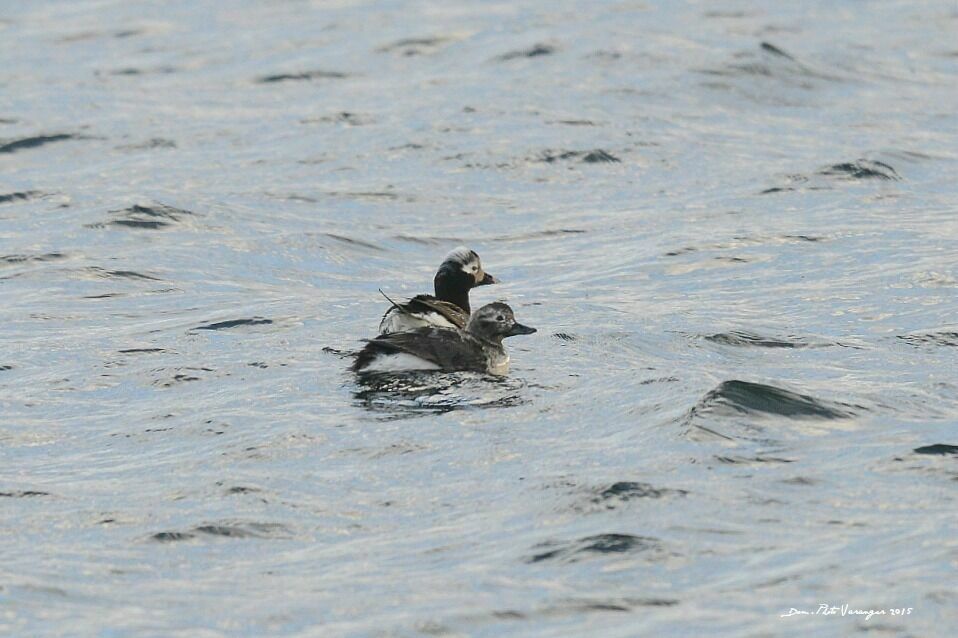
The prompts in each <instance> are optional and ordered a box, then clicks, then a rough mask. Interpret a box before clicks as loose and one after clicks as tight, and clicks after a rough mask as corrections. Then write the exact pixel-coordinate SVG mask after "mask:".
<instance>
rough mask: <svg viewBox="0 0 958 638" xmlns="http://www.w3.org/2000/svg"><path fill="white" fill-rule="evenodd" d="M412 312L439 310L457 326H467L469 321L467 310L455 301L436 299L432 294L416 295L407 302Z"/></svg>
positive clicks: (407, 307)
mask: <svg viewBox="0 0 958 638" xmlns="http://www.w3.org/2000/svg"><path fill="white" fill-rule="evenodd" d="M405 306H406V309H407V310H409V311H410V312H429V311H433V312H437V313H439V314H440V315H442V316H443V317H445V318H446V320H448V321H449V323H451V324H452V325H454V326H456V327H457V328H465V327H466V322H467V321H469V315H468V314H466V311H465V310H463V309H462V308H460V307H459V306H457V305H456V304H454V303H449V302H448V301H442V300H440V299H436V298H435V297H433V296H432V295H416V296H415V297H413V298H412V299H410V300H409V302H408V303H406V304H405Z"/></svg>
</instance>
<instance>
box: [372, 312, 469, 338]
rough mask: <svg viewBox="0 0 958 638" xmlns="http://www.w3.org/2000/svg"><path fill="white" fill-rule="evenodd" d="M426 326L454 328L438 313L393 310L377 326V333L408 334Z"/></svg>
mask: <svg viewBox="0 0 958 638" xmlns="http://www.w3.org/2000/svg"><path fill="white" fill-rule="evenodd" d="M427 326H436V327H437V328H455V327H456V326H454V325H453V324H452V323H450V322H449V320H448V319H446V318H445V317H443V316H442V315H441V314H439V313H438V312H427V313H413V314H409V313H406V312H400V311H398V310H396V309H395V308H393V309H392V310H390V311H389V312H388V313H387V314H386V316H385V317H383V320H382V322H381V323H380V324H379V332H380V334H390V333H392V332H408V331H410V330H415V329H416V328H425V327H427Z"/></svg>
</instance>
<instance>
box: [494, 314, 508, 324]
mask: <svg viewBox="0 0 958 638" xmlns="http://www.w3.org/2000/svg"><path fill="white" fill-rule="evenodd" d="M505 320H506V318H505V317H503V316H502V315H499V316H498V317H496V321H500V322H502V321H505Z"/></svg>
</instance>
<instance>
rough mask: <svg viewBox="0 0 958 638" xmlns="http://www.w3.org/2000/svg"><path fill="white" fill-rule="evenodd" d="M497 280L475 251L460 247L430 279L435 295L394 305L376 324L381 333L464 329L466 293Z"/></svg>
mask: <svg viewBox="0 0 958 638" xmlns="http://www.w3.org/2000/svg"><path fill="white" fill-rule="evenodd" d="M497 283H499V280H498V279H496V278H495V277H493V276H492V275H490V274H489V273H487V272H486V271H485V270H483V268H482V260H480V259H479V255H478V254H476V251H474V250H471V249H469V248H466V247H465V246H459V247H458V248H455V249H453V250H452V251H451V252H450V253H449V254H448V255H446V256H445V257H444V258H443V260H442V263H441V264H440V265H439V270H437V271H436V277H435V278H434V279H433V287H434V289H435V293H436V294H435V295H416V296H415V297H413V298H412V299H410V300H409V301H407V302H405V303H393V302H391V301H390V303H393V305H392V307H391V308H390V309H389V310H387V311H386V314H384V315H383V318H382V321H380V322H379V333H380V334H391V333H394V332H404V331H408V330H416V329H418V328H426V327H429V326H435V327H438V328H458V329H460V330H461V329H464V328H465V327H466V322H468V321H469V313H470V311H471V309H470V307H469V291H470V290H472V289H473V288H475V287H476V286H488V285H489V284H497Z"/></svg>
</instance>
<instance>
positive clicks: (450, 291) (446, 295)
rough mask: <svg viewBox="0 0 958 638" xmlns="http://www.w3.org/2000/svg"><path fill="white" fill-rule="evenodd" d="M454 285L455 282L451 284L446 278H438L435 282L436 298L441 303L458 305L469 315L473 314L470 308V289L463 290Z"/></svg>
mask: <svg viewBox="0 0 958 638" xmlns="http://www.w3.org/2000/svg"><path fill="white" fill-rule="evenodd" d="M454 284H455V282H450V281H448V280H447V279H446V278H445V277H437V278H436V281H435V286H436V298H437V299H439V300H440V301H448V302H449V303H454V304H456V305H457V306H459V307H460V308H462V309H463V310H464V311H465V312H466V313H467V314H468V313H470V312H472V310H471V309H470V308H469V289H468V288H467V289H465V290H463V289H462V288H460V287H458V286H455V285H454Z"/></svg>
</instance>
